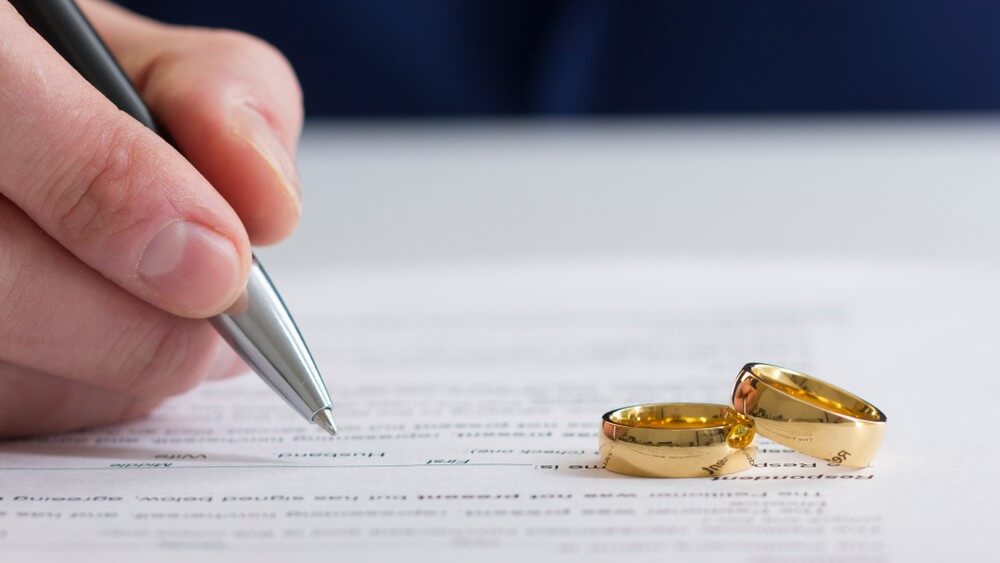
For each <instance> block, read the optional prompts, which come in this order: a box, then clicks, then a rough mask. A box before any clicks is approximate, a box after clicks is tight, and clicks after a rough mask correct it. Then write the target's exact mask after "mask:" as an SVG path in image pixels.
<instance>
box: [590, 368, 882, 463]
mask: <svg viewBox="0 0 1000 563" xmlns="http://www.w3.org/2000/svg"><path fill="white" fill-rule="evenodd" d="M885 421H886V417H885V414H884V413H883V412H882V411H880V410H879V409H877V408H876V407H875V406H874V405H872V404H871V403H869V402H868V401H865V400H864V399H862V398H860V397H858V396H857V395H854V394H852V393H849V392H847V391H845V390H843V389H840V388H839V387H836V386H834V385H831V384H829V383H826V382H824V381H821V380H819V379H817V378H815V377H812V376H809V375H806V374H804V373H799V372H796V371H792V370H789V369H785V368H781V367H778V366H773V365H769V364H758V363H751V364H747V365H745V366H743V369H741V370H740V373H739V375H738V376H737V377H736V385H735V387H734V388H733V393H732V399H731V405H728V406H727V405H716V404H709V403H659V404H646V405H636V406H631V407H624V408H620V409H616V410H613V411H611V412H608V413H606V414H605V415H604V417H603V421H602V424H601V435H600V439H601V447H600V456H601V463H602V464H603V466H604V467H605V468H606V469H608V470H610V471H614V472H615V473H624V474H627V475H637V476H642V477H712V476H719V475H726V474H728V473H735V472H737V471H742V470H744V469H748V468H750V467H752V466H753V465H754V463H755V460H756V458H757V448H756V446H754V445H753V440H754V436H755V434H757V433H759V434H761V435H762V436H765V437H767V438H770V439H771V440H773V441H775V442H777V443H779V444H781V445H783V446H787V447H789V448H792V449H794V450H797V451H799V452H801V453H804V454H806V455H810V456H812V457H816V458H820V459H824V460H826V461H827V462H828V463H829V464H831V465H843V466H848V467H867V466H868V465H869V464H870V463H871V460H872V458H873V457H874V456H875V452H876V451H878V448H879V446H880V445H881V443H882V436H883V434H884V433H885Z"/></svg>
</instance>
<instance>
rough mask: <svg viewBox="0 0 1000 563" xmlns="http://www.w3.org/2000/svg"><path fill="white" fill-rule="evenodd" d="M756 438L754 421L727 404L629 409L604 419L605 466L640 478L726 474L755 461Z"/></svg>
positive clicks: (676, 404) (603, 459) (653, 406)
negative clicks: (754, 440)
mask: <svg viewBox="0 0 1000 563" xmlns="http://www.w3.org/2000/svg"><path fill="white" fill-rule="evenodd" d="M753 437H754V429H753V422H752V421H751V420H750V419H749V418H747V417H745V416H743V415H741V414H739V413H737V412H736V411H734V410H733V409H731V408H729V407H727V406H725V405H713V404H707V403H660V404H648V405H636V406H631V407H624V408H620V409H616V410H613V411H611V412H608V413H606V414H605V415H604V417H603V423H602V424H601V449H600V455H601V464H602V465H603V466H604V468H605V469H608V470H609V471H614V472H615V473H624V474H626V475H637V476H640V477H710V476H713V475H726V474H728V473H735V472H737V471H743V470H744V469H747V468H749V467H751V466H752V465H753V463H754V459H755V458H756V456H757V448H756V447H754V446H753V445H752V443H753Z"/></svg>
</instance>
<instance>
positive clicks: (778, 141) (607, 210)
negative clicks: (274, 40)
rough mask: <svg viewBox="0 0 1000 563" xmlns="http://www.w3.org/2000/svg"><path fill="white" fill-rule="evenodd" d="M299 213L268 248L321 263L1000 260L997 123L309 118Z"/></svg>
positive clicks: (282, 261)
mask: <svg viewBox="0 0 1000 563" xmlns="http://www.w3.org/2000/svg"><path fill="white" fill-rule="evenodd" d="M300 155H301V156H300V163H301V168H302V179H303V190H304V194H305V213H304V216H303V220H302V225H301V228H300V229H299V231H298V232H297V234H296V235H295V236H294V237H293V238H292V239H291V241H290V242H288V243H286V244H284V245H282V246H279V247H278V248H276V249H265V250H263V251H262V252H261V254H262V255H263V256H265V257H266V258H267V262H266V263H267V264H271V265H272V266H271V268H272V269H274V270H278V269H280V268H282V267H283V266H284V265H286V264H293V263H294V264H302V263H305V262H310V263H311V262H322V263H335V264H340V265H344V264H348V265H350V264H358V265H361V264H371V263H393V262H406V263H412V262H419V261H425V260H431V261H435V262H441V261H446V262H450V261H470V260H472V261H475V260H482V259H489V258H496V257H514V258H523V257H540V258H551V257H560V258H567V257H601V256H609V255H617V256H622V255H640V256H641V255H664V254H667V255H689V254H694V255H705V254H708V255H723V256H726V255H733V254H735V255H740V256H756V255H777V256H809V257H816V256H831V257H832V256H840V257H850V258H864V259H868V258H870V259H875V260H884V259H917V260H927V259H942V260H946V261H951V260H963V261H977V260H986V261H994V260H996V259H997V258H998V257H1000V244H998V242H1000V223H998V222H997V221H996V220H995V215H996V213H997V211H998V210H1000V190H998V189H997V186H996V184H997V179H998V178H1000V121H998V120H996V119H992V118H987V117H965V118H961V119H958V118H951V119H949V118H925V119H886V118H881V119H880V118H861V117H853V118H829V119H809V120H796V119H772V120H764V119H760V120H756V119H741V120H722V119H716V120H708V119H704V120H660V121H658V120H648V121H641V122H640V121H629V122H616V121H593V122H559V121H553V122H547V121H542V122H527V121H526V122H516V121H515V122H482V123H454V124H439V123H435V122H430V123H425V124H421V123H420V122H418V123H415V124H406V125H395V124H378V123H376V124H369V125H364V124H350V123H348V124H343V123H311V124H310V125H309V126H308V127H307V128H306V133H305V135H304V138H303V141H302V145H301V153H300Z"/></svg>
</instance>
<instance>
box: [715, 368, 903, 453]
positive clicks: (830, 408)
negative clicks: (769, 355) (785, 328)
mask: <svg viewBox="0 0 1000 563" xmlns="http://www.w3.org/2000/svg"><path fill="white" fill-rule="evenodd" d="M732 403H733V408H734V409H735V410H736V411H737V412H740V413H742V414H745V415H746V416H749V417H750V418H752V419H753V420H754V423H755V424H756V428H757V432H759V433H760V435H761V436H765V437H767V438H770V439H771V440H773V441H775V442H777V443H779V444H781V445H783V446H787V447H789V448H792V449H794V450H797V451H799V452H802V453H804V454H806V455H810V456H813V457H817V458H820V459H825V460H827V461H829V462H830V463H831V464H833V465H846V466H849V467H867V466H868V465H869V464H871V461H872V458H874V457H875V452H877V451H878V448H879V446H880V445H881V444H882V437H883V435H884V434H885V421H886V417H885V413H883V412H882V411H880V410H879V409H877V408H876V407H875V405H873V404H871V403H869V402H868V401H865V400H864V399H862V398H861V397H858V396H857V395H854V394H853V393H849V392H847V391H845V390H843V389H841V388H839V387H836V386H834V385H831V384H829V383H826V382H824V381H821V380H819V379H816V378H815V377H812V376H810V375H806V374H804V373H799V372H797V371H792V370H790V369H785V368H781V367H778V366H773V365H769V364H757V363H751V364H747V365H745V366H743V369H741V370H740V373H739V375H738V376H737V378H736V386H735V387H734V388H733V396H732Z"/></svg>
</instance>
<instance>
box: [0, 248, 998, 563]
mask: <svg viewBox="0 0 1000 563" xmlns="http://www.w3.org/2000/svg"><path fill="white" fill-rule="evenodd" d="M278 274H279V275H278V276H277V277H278V279H277V280H276V281H278V282H279V284H280V286H281V287H282V288H283V292H284V293H285V295H286V297H287V300H288V301H289V305H290V307H291V309H292V310H293V311H295V313H296V315H297V318H298V320H299V324H300V326H301V328H302V330H303V333H304V334H305V336H306V338H307V340H308V341H309V342H310V344H311V346H312V348H313V352H314V354H315V355H316V357H317V360H318V362H319V365H320V366H321V368H322V369H323V371H324V374H325V377H326V380H327V383H328V385H329V387H330V390H331V393H332V395H333V398H334V403H335V411H334V412H335V415H336V418H337V422H338V424H339V426H340V428H341V432H340V434H339V435H338V436H336V437H330V436H327V435H326V434H325V433H324V432H323V431H321V430H320V429H318V428H315V427H312V426H310V425H308V424H306V423H305V422H304V421H303V420H301V419H299V418H297V415H295V413H294V412H293V411H292V410H291V409H290V408H289V407H288V406H287V405H285V404H284V403H282V402H281V400H280V399H279V398H278V397H277V396H275V395H274V394H273V393H272V392H271V391H270V390H269V389H268V388H267V387H266V386H265V385H264V383H262V382H261V381H260V380H258V379H257V378H256V377H255V376H252V375H246V376H242V377H239V378H236V379H232V380H227V381H223V382H207V383H205V384H204V385H203V386H201V387H200V388H199V389H197V390H195V391H194V392H192V393H189V394H187V395H184V396H181V397H178V398H176V399H174V400H172V401H170V402H168V403H167V404H166V405H165V406H164V407H162V408H161V409H160V410H158V411H156V412H155V413H154V414H153V415H151V416H150V417H149V418H146V419H144V420H140V421H136V422H134V423H130V424H126V425H121V426H114V427H108V428H100V429H95V430H90V431H85V432H78V433H72V434H65V435H57V436H49V437H41V438H36V439H26V440H20V441H11V442H4V443H0V561H4V562H19V561H29V560H30V561H33V562H45V561H53V562H57V561H58V562H62V561H86V562H89V561H95V562H96V561H117V560H122V561H126V560H127V561H204V560H212V561H232V562H240V563H245V562H255V561H276V560H281V561H296V562H298V561H348V560H353V559H356V558H359V559H360V560H363V561H366V562H370V561H414V562H422V561H461V560H468V561H477V562H479V561H481V562H494V561H496V562H499V561H518V560H523V558H525V557H536V559H535V560H538V561H607V560H619V559H617V558H619V557H624V558H651V557H656V558H663V559H664V560H666V559H677V560H683V561H685V562H686V563H692V562H702V561H705V562H708V561H727V562H733V563H737V562H747V563H764V562H767V563H772V562H786V561H787V562H821V563H825V562H829V563H834V562H851V563H876V562H883V561H907V562H916V561H940V560H942V559H944V558H949V559H952V560H964V559H965V558H971V557H973V556H986V557H987V558H990V557H993V556H995V550H994V548H993V547H992V545H993V537H994V535H995V531H994V523H995V521H996V517H995V513H996V511H997V510H998V509H1000V494H998V492H997V490H998V488H997V487H996V483H995V481H996V478H997V475H998V474H997V467H998V465H997V463H996V462H997V450H996V448H994V447H993V446H992V444H990V443H989V438H990V437H992V436H993V435H994V434H995V432H996V431H995V419H996V417H995V416H994V415H993V414H992V413H993V412H995V409H996V407H995V402H996V401H995V399H993V398H992V397H993V396H995V395H996V391H995V389H996V385H997V383H996V378H995V376H994V374H993V373H992V371H991V368H993V367H994V366H995V365H997V364H996V353H995V350H996V342H997V339H998V337H1000V328H998V327H997V326H996V324H995V319H996V318H998V317H1000V300H998V298H997V288H998V287H1000V275H998V273H997V272H996V271H993V270H989V269H972V268H969V267H959V266H955V265H949V266H948V267H934V266H917V265H906V264H884V263H850V262H815V263H813V262H803V261H786V262H762V261H756V262H752V261H731V260H722V259H719V260H705V261H700V260H687V259H673V260H667V259H664V260H648V261H645V260H621V261H594V262H577V263H565V264H560V263H513V262H512V263H498V264H482V265H466V266H435V267H431V266H425V267H420V266H412V267H399V268H388V267H386V268H384V269H381V270H379V269H371V270H357V269H353V270H352V269H342V270H337V269H329V270H307V271H301V272H279V273H278ZM751 361H758V362H768V363H773V364H777V365H782V366H785V367H789V368H792V369H795V370H799V371H804V372H807V373H811V374H813V375H816V376H818V377H821V378H823V379H826V380H828V381H830V382H833V383H835V384H837V385H838V386H840V387H843V388H846V389H849V390H851V391H854V392H856V393H857V394H859V395H861V396H862V397H864V398H865V399H867V400H869V401H871V402H872V403H874V404H875V405H877V406H878V407H879V408H881V409H882V410H883V411H884V412H885V413H886V414H887V416H888V423H887V433H886V438H885V442H884V445H883V448H882V450H881V451H880V453H879V454H878V455H877V456H876V458H875V461H874V463H873V464H872V465H871V466H870V467H867V468H864V469H849V468H844V467H839V466H836V464H833V463H830V462H826V461H822V460H817V459H813V458H809V457H806V456H803V455H801V454H798V453H795V452H793V451H791V450H789V449H787V448H784V447H782V446H779V445H776V444H774V443H772V442H769V441H767V440H765V439H763V438H760V437H758V438H757V445H758V448H759V454H758V456H757V458H756V464H755V466H754V467H751V468H750V469H748V470H747V471H744V472H741V473H735V474H731V475H724V476H718V477H708V478H701V479H649V478H638V477H629V476H625V475H619V474H614V473H611V472H609V471H607V470H605V469H603V468H602V467H601V466H600V464H599V457H598V452H597V448H598V437H597V436H598V429H599V426H600V419H601V415H602V414H603V413H605V412H606V411H609V410H611V409H614V408H616V407H619V406H624V405H629V404H637V403H647V402H674V401H683V402H716V403H726V402H728V400H729V397H730V392H731V390H732V385H733V381H734V379H735V377H736V375H737V372H738V371H739V369H740V367H741V366H743V365H744V364H745V363H747V362H751Z"/></svg>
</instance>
